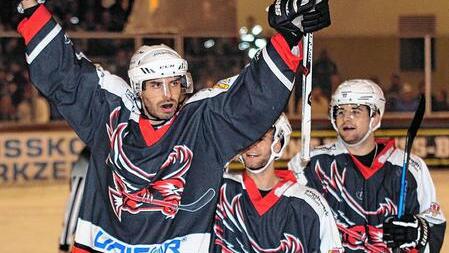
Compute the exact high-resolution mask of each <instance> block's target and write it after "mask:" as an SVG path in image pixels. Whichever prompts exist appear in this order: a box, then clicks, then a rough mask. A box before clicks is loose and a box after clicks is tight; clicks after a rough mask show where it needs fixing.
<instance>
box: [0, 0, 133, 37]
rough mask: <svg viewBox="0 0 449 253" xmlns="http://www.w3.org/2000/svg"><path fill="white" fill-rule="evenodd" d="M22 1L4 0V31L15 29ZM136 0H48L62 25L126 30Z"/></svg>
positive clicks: (0, 4)
mask: <svg viewBox="0 0 449 253" xmlns="http://www.w3.org/2000/svg"><path fill="white" fill-rule="evenodd" d="M17 2H18V1H0V14H1V20H0V21H1V22H0V31H2V30H3V31H14V30H15V29H16V26H17V24H18V22H19V21H20V20H19V18H20V17H19V16H18V15H17V12H16V5H17ZM133 3H134V0H115V1H98V0H65V1H48V3H47V6H48V8H49V9H50V10H51V11H52V12H53V13H54V14H55V16H56V17H58V18H59V20H58V21H59V22H60V24H61V25H62V26H63V28H64V29H65V30H68V31H109V32H120V31H122V30H123V28H124V26H125V24H126V21H127V19H128V16H129V14H130V13H131V11H132V7H133Z"/></svg>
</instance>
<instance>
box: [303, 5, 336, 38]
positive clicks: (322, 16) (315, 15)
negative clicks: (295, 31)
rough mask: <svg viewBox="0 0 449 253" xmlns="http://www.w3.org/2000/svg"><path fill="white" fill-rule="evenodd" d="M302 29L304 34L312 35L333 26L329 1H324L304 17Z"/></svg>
mask: <svg viewBox="0 0 449 253" xmlns="http://www.w3.org/2000/svg"><path fill="white" fill-rule="evenodd" d="M301 24H302V27H303V30H302V31H303V32H304V33H311V32H316V31H318V30H321V29H323V28H325V27H328V26H330V25H331V16H330V12H329V1H328V0H323V1H321V2H319V3H317V4H316V5H315V8H314V9H313V10H312V11H309V12H306V13H304V15H303V19H302V22H301Z"/></svg>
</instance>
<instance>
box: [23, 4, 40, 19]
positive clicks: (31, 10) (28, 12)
mask: <svg viewBox="0 0 449 253" xmlns="http://www.w3.org/2000/svg"><path fill="white" fill-rule="evenodd" d="M39 6H40V5H39V4H38V5H35V6H33V7H31V8H28V9H25V10H23V14H22V15H23V16H24V17H26V18H29V17H31V16H32V15H33V13H34V12H35V11H36V10H37V8H39Z"/></svg>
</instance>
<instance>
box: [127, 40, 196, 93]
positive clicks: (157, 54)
mask: <svg viewBox="0 0 449 253" xmlns="http://www.w3.org/2000/svg"><path fill="white" fill-rule="evenodd" d="M128 76H129V79H130V81H131V87H132V89H133V92H134V93H135V94H136V95H138V94H139V93H140V92H141V91H142V84H143V83H144V82H145V81H147V80H151V79H158V78H164V77H174V76H182V77H183V80H182V87H183V92H184V93H192V92H193V82H192V76H191V75H190V73H189V72H188V64H187V61H186V60H184V59H183V58H182V57H181V56H180V55H179V54H178V53H177V52H176V51H175V50H173V49H171V48H170V47H168V46H166V45H164V44H161V45H154V46H141V47H140V48H139V49H138V50H137V51H136V52H135V53H134V55H133V56H132V58H131V62H130V65H129V70H128Z"/></svg>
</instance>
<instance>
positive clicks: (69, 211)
mask: <svg viewBox="0 0 449 253" xmlns="http://www.w3.org/2000/svg"><path fill="white" fill-rule="evenodd" d="M89 158H90V151H89V148H87V147H84V148H83V149H82V150H81V152H80V154H79V157H78V160H76V162H75V164H74V165H73V168H72V172H71V175H70V196H69V199H68V200H67V206H66V208H65V213H64V222H63V225H62V231H61V235H60V236H59V252H60V253H63V252H69V250H70V247H71V246H72V245H73V236H74V235H75V228H76V221H77V220H78V214H79V210H80V205H81V199H82V197H83V192H84V182H85V181H86V174H87V167H88V166H89Z"/></svg>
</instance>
